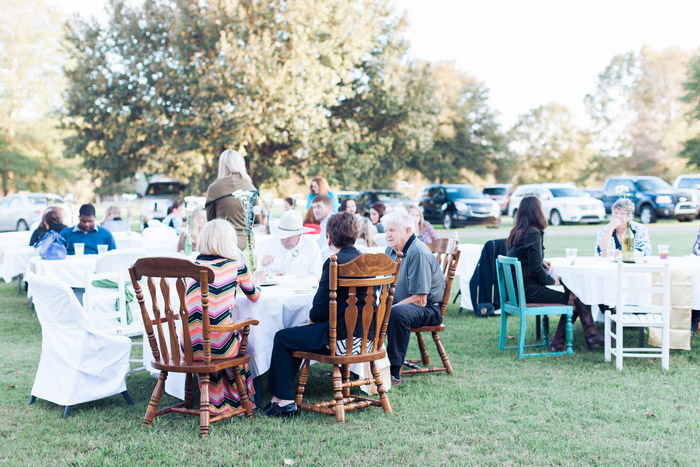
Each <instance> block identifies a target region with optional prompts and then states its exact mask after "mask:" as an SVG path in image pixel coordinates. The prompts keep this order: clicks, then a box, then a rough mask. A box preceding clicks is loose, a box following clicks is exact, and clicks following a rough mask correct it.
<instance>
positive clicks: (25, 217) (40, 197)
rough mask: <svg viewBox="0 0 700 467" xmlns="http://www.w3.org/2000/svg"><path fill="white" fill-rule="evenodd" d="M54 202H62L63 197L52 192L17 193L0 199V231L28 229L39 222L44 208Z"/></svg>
mask: <svg viewBox="0 0 700 467" xmlns="http://www.w3.org/2000/svg"><path fill="white" fill-rule="evenodd" d="M54 204H63V198H61V197H60V196H58V195H55V194H53V193H18V194H14V195H7V196H5V197H4V198H3V199H1V200H0V231H5V230H29V227H30V226H31V225H32V224H34V223H35V222H41V215H42V214H43V212H44V210H45V209H46V208H47V207H48V206H50V205H54Z"/></svg>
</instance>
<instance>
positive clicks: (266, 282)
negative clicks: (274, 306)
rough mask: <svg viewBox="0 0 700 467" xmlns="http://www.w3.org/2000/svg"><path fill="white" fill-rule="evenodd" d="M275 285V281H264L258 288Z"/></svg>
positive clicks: (276, 282)
mask: <svg viewBox="0 0 700 467" xmlns="http://www.w3.org/2000/svg"><path fill="white" fill-rule="evenodd" d="M277 284H279V282H278V281H276V280H274V279H268V280H266V281H265V282H263V283H261V284H260V287H268V286H270V285H277Z"/></svg>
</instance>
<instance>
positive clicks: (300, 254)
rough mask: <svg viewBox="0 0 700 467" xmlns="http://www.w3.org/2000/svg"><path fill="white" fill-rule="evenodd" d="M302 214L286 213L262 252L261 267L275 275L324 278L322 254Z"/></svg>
mask: <svg viewBox="0 0 700 467" xmlns="http://www.w3.org/2000/svg"><path fill="white" fill-rule="evenodd" d="M308 232H311V229H309V228H307V227H304V225H303V220H302V218H301V214H300V213H299V211H294V210H290V211H285V212H284V213H283V214H282V217H280V222H279V224H278V226H277V228H275V229H273V231H272V235H273V237H274V238H271V239H270V240H268V241H267V242H265V243H264V244H263V245H261V247H260V248H259V249H258V255H259V257H260V265H261V266H262V267H263V268H266V269H271V270H272V271H271V272H272V273H275V274H294V275H298V276H320V274H321V265H322V264H321V252H320V250H319V248H318V245H317V244H316V242H315V241H314V240H313V239H312V238H311V237H309V236H308V235H302V234H305V233H308Z"/></svg>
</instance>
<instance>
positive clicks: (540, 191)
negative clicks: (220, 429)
mask: <svg viewBox="0 0 700 467" xmlns="http://www.w3.org/2000/svg"><path fill="white" fill-rule="evenodd" d="M526 196H537V197H538V198H539V199H540V202H541V203H542V212H543V213H544V216H545V217H546V218H547V219H548V220H549V223H550V225H554V226H557V225H561V224H563V223H565V222H572V223H579V222H594V223H598V222H602V221H603V220H604V219H605V208H604V207H603V202H602V201H600V200H599V199H595V198H591V197H590V196H586V194H585V193H584V192H583V191H581V190H580V189H579V188H578V187H577V186H576V185H575V184H573V183H534V184H530V185H520V186H519V187H518V188H516V189H515V191H514V192H513V194H512V195H511V196H510V207H509V210H510V215H511V216H513V217H515V213H516V212H517V211H518V206H520V201H522V199H523V198H524V197H526Z"/></svg>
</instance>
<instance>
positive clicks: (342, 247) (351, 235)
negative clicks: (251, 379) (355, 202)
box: [263, 212, 364, 417]
mask: <svg viewBox="0 0 700 467" xmlns="http://www.w3.org/2000/svg"><path fill="white" fill-rule="evenodd" d="M326 233H327V238H328V243H329V247H330V249H331V251H332V253H333V254H334V255H336V256H337V257H338V264H343V263H347V262H348V261H350V260H352V259H354V258H356V257H358V256H360V255H361V253H360V251H359V250H358V249H357V248H355V247H354V246H353V245H354V243H355V240H356V239H357V222H356V221H355V216H354V215H353V214H350V213H349V212H339V213H337V214H332V215H331V216H330V218H329V219H328V222H327V224H326ZM329 269H330V260H327V261H326V262H325V263H324V264H323V272H322V274H321V281H320V282H319V284H318V290H317V291H316V295H315V296H314V301H313V306H312V308H311V311H310V312H309V322H308V323H307V324H305V325H302V326H296V327H293V328H288V329H282V330H281V331H277V334H275V343H274V347H273V348H272V361H271V363H270V373H269V374H270V379H269V381H268V392H269V393H270V394H272V400H271V401H270V403H269V404H267V405H266V406H265V408H264V409H263V413H264V414H265V415H268V416H270V417H283V416H290V415H294V414H295V413H296V410H297V405H296V403H295V402H294V395H295V381H296V376H297V372H298V371H299V367H300V366H301V360H299V359H297V358H294V357H292V352H294V351H296V350H302V351H309V352H316V351H318V352H328V350H327V345H328V319H329V316H328V313H329V312H328V304H329V302H330V278H329ZM360 295H361V294H360V293H358V297H357V298H358V302H361V301H362V300H364V297H360ZM347 297H348V291H347V289H342V288H341V289H339V290H338V298H337V302H338V308H337V310H338V314H337V317H338V339H339V340H340V339H345V338H346V337H347V332H346V330H345V320H344V319H343V316H344V313H345V308H346V306H347V304H346V300H347ZM357 326H358V327H359V328H360V329H359V331H360V332H358V329H356V330H355V335H358V334H359V335H362V334H361V326H362V323H361V322H360V320H358V323H357ZM324 349H325V350H324Z"/></svg>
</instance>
